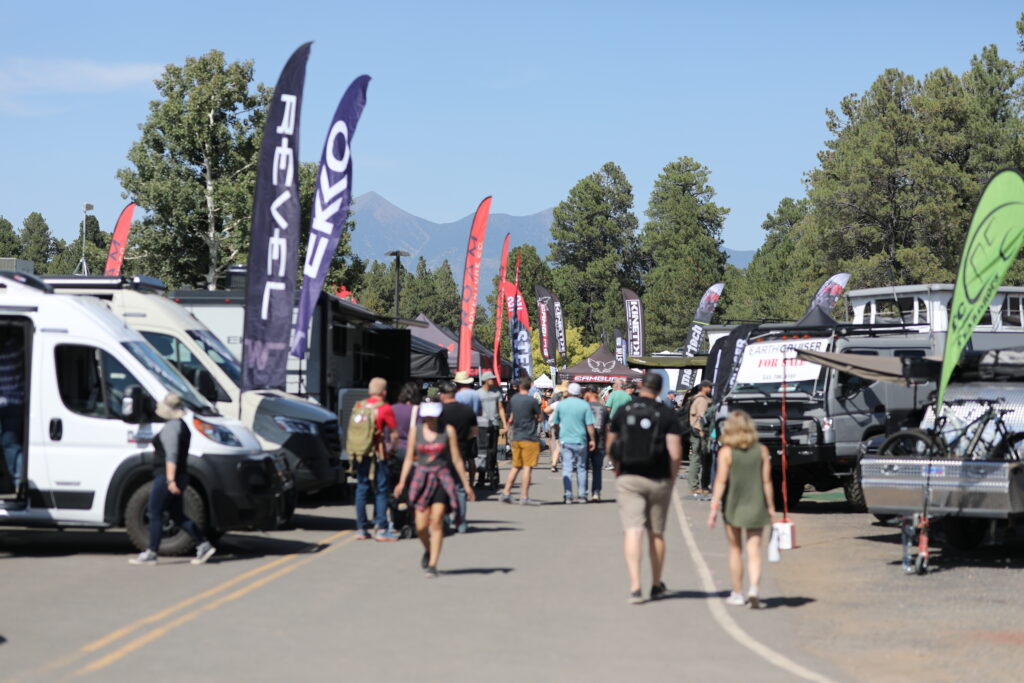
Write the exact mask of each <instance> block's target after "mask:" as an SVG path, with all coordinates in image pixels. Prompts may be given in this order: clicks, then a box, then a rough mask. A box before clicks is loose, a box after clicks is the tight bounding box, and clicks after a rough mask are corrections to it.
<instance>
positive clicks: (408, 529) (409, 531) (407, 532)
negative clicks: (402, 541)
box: [399, 524, 414, 538]
mask: <svg viewBox="0 0 1024 683" xmlns="http://www.w3.org/2000/svg"><path fill="white" fill-rule="evenodd" d="M413 534H414V531H413V528H412V526H411V525H409V524H406V525H405V526H403V527H402V531H401V532H400V533H399V536H400V537H401V538H412V537H413Z"/></svg>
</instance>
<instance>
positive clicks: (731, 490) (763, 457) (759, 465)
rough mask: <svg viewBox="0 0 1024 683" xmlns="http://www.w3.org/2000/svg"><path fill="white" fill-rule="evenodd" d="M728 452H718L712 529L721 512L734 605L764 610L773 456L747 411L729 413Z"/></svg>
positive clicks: (725, 448)
mask: <svg viewBox="0 0 1024 683" xmlns="http://www.w3.org/2000/svg"><path fill="white" fill-rule="evenodd" d="M722 443H723V444H724V445H723V446H722V448H720V449H719V451H718V472H717V474H716V476H715V486H714V490H713V491H712V494H711V512H710V513H709V514H708V526H709V527H711V528H714V526H715V521H716V520H717V519H718V513H719V511H720V510H721V511H722V515H723V517H724V519H725V536H726V538H727V539H728V540H729V572H730V574H731V575H732V593H731V594H730V595H729V597H728V598H727V599H726V602H727V603H729V604H730V605H745V604H749V605H750V607H751V608H753V609H757V608H759V607H760V606H761V600H760V597H759V595H758V585H759V584H760V582H761V545H762V544H761V539H762V537H763V536H764V529H765V527H767V526H769V525H771V523H772V520H773V519H774V518H775V502H774V501H775V498H774V494H773V492H772V471H771V456H770V455H769V454H768V448H767V447H765V446H763V445H762V444H760V443H759V442H758V440H757V428H756V427H755V426H754V421H753V420H751V419H750V415H748V414H747V413H745V412H743V411H742V410H734V411H733V412H731V413H729V417H728V418H726V420H725V426H724V428H723V430H722ZM744 533H745V534H746V546H747V578H748V580H749V582H750V584H749V588H748V589H747V595H746V597H745V598H744V596H743V536H744Z"/></svg>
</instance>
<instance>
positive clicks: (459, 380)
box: [452, 370, 480, 417]
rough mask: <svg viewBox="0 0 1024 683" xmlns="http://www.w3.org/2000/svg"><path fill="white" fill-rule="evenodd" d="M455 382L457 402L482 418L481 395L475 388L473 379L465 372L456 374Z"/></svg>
mask: <svg viewBox="0 0 1024 683" xmlns="http://www.w3.org/2000/svg"><path fill="white" fill-rule="evenodd" d="M452 381H453V382H455V385H456V387H458V391H456V392H455V400H456V401H458V402H459V403H461V404H463V405H467V406H469V407H470V408H472V409H473V414H474V415H476V416H478V417H479V416H480V394H478V393H477V392H476V390H475V389H474V388H473V378H472V377H471V376H470V374H469V373H468V372H466V371H465V370H460V371H459V372H456V373H455V379H453V380H452Z"/></svg>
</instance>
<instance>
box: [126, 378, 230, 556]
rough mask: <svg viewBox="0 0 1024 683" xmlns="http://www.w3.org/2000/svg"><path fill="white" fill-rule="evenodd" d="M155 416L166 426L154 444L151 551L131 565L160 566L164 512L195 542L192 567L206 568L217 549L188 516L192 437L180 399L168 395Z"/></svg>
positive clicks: (150, 530) (143, 554)
mask: <svg viewBox="0 0 1024 683" xmlns="http://www.w3.org/2000/svg"><path fill="white" fill-rule="evenodd" d="M156 414H157V417H159V418H161V419H164V420H167V424H166V425H164V428H163V429H161V430H160V433H159V434H157V436H156V438H155V439H154V440H153V447H154V449H155V450H156V461H155V462H154V464H153V488H151V489H150V491H149V547H148V548H147V549H146V550H143V551H142V552H141V553H139V555H138V556H137V557H133V558H132V559H131V560H129V561H130V562H131V563H132V564H144V565H155V564H156V563H157V559H158V552H159V550H160V539H161V538H162V537H163V519H164V510H167V511H168V512H169V513H170V516H171V520H172V521H174V523H175V524H177V525H178V526H180V527H181V528H182V529H183V530H184V531H185V533H187V534H188V535H189V536H191V537H192V540H193V541H195V544H196V556H195V559H193V560H192V564H205V563H206V561H207V560H208V559H210V558H211V557H212V556H213V554H214V553H215V552H217V549H216V548H214V547H213V544H212V543H210V542H209V541H208V540H207V539H206V537H205V536H204V535H203V532H202V531H201V530H200V529H199V526H198V525H197V524H196V523H195V522H193V521H192V520H191V519H189V518H188V517H186V516H185V506H184V503H183V501H182V494H183V493H184V491H185V489H187V488H188V448H189V445H190V444H191V441H192V433H191V432H190V431H189V429H188V425H186V424H185V422H184V421H183V420H182V419H181V418H182V417H184V416H185V414H186V413H185V408H184V403H183V401H182V400H181V396H178V395H177V394H174V393H171V394H167V396H166V397H165V398H164V400H162V401H160V403H158V404H157V406H156Z"/></svg>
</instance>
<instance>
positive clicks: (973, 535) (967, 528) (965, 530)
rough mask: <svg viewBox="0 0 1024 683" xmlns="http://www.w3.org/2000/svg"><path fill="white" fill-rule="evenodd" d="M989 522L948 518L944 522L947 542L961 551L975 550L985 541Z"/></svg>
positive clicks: (965, 518) (966, 518) (985, 520)
mask: <svg viewBox="0 0 1024 683" xmlns="http://www.w3.org/2000/svg"><path fill="white" fill-rule="evenodd" d="M988 525H989V521H988V520H987V519H975V518H973V517H947V518H946V519H945V520H943V526H944V527H945V530H946V542H947V543H949V544H950V545H951V546H953V547H954V548H956V549H957V550H960V551H968V550H974V549H975V548H977V547H978V546H979V545H981V542H982V541H984V540H985V534H986V533H988Z"/></svg>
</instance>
